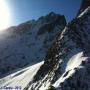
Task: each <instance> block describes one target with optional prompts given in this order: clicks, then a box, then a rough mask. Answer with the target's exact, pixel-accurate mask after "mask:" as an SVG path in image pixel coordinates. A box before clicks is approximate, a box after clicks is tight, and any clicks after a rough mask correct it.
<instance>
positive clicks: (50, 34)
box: [0, 12, 66, 76]
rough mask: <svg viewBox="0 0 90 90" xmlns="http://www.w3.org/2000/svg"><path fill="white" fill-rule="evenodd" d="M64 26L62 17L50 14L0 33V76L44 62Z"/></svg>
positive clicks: (64, 22)
mask: <svg viewBox="0 0 90 90" xmlns="http://www.w3.org/2000/svg"><path fill="white" fill-rule="evenodd" d="M65 25H66V20H65V18H64V16H63V15H59V14H55V13H53V12H51V13H49V14H48V15H46V16H42V17H40V18H39V19H38V20H36V21H35V20H31V21H28V22H25V23H23V24H20V25H19V26H14V27H11V28H8V29H7V30H5V31H3V32H0V76H3V74H6V73H7V72H9V71H10V72H11V71H12V70H16V69H18V68H22V67H24V66H27V65H33V64H35V63H37V62H40V61H42V60H44V58H45V56H46V53H47V51H48V49H49V48H50V46H51V45H52V44H53V43H54V42H55V41H56V38H57V36H58V35H59V33H61V31H62V30H63V29H64V27H65Z"/></svg>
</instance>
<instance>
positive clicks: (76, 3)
mask: <svg viewBox="0 0 90 90" xmlns="http://www.w3.org/2000/svg"><path fill="white" fill-rule="evenodd" d="M6 2H7V5H8V7H9V9H10V13H11V18H12V22H11V26H13V25H18V24H20V23H23V22H26V21H28V20H32V19H38V18H39V17H40V16H43V15H46V14H48V13H50V12H52V11H53V12H55V13H58V14H61V15H65V17H66V19H67V21H70V20H72V18H74V17H75V15H76V13H77V11H78V9H79V8H80V4H81V0H6Z"/></svg>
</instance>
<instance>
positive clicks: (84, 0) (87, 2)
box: [78, 0, 90, 14]
mask: <svg viewBox="0 0 90 90" xmlns="http://www.w3.org/2000/svg"><path fill="white" fill-rule="evenodd" d="M89 5H90V0H82V3H81V8H80V10H79V13H78V14H80V13H82V12H83V11H84V10H85V9H86V8H88V6H89Z"/></svg>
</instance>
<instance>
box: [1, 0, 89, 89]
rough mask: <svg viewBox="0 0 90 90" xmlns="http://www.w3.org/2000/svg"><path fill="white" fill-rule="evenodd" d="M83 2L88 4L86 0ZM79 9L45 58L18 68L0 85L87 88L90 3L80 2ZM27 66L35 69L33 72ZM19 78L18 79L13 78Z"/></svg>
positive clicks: (22, 87) (32, 87)
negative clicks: (81, 3)
mask: <svg viewBox="0 0 90 90" xmlns="http://www.w3.org/2000/svg"><path fill="white" fill-rule="evenodd" d="M84 1H85V0H84ZM84 4H87V0H86V2H85V3H84ZM81 9H83V11H82V12H81V13H79V14H78V16H77V17H76V18H75V19H73V20H72V21H71V22H70V23H68V25H66V27H65V28H64V29H63V30H62V31H61V32H59V35H58V36H57V38H56V41H55V42H54V43H53V44H52V46H51V47H50V48H49V50H48V52H47V54H46V57H45V59H44V62H40V63H39V64H36V65H34V66H32V67H27V68H29V69H27V68H25V69H22V70H20V71H17V72H16V73H13V74H14V76H13V74H11V75H9V76H7V77H5V78H2V79H1V80H0V83H1V85H0V87H1V88H2V87H4V86H7V87H10V86H12V87H15V86H21V89H22V90H90V4H89V5H86V6H85V7H83V6H81ZM81 9H80V10H81ZM30 68H33V69H35V73H33V72H32V70H31V69H30ZM23 70H26V71H24V72H22V71H23ZM24 75H25V76H24ZM28 75H29V76H28ZM26 77H27V78H28V77H29V78H28V80H27V78H26ZM29 79H30V80H29ZM18 80H19V81H20V82H19V83H17V82H16V81H18ZM25 81H27V82H25ZM23 83H24V84H23Z"/></svg>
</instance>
